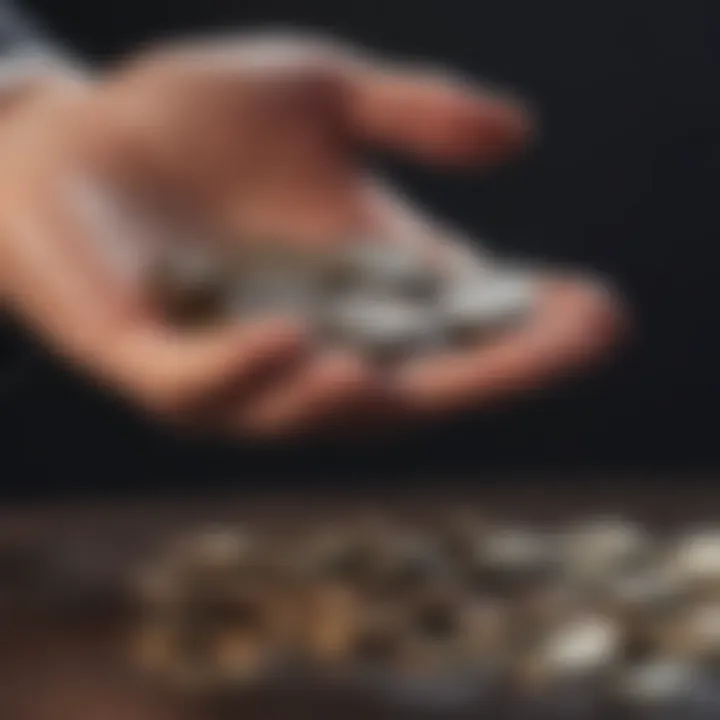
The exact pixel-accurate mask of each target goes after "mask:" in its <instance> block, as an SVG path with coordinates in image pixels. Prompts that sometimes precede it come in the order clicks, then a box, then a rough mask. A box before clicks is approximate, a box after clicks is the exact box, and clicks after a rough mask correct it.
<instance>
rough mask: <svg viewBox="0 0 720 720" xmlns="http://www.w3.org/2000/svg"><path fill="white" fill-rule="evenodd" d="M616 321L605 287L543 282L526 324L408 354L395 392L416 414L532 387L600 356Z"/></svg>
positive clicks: (452, 408) (617, 324)
mask: <svg viewBox="0 0 720 720" xmlns="http://www.w3.org/2000/svg"><path fill="white" fill-rule="evenodd" d="M620 326H621V322H620V313H619V310H618V306H617V302H616V301H614V300H613V299H611V298H610V296H609V295H608V294H607V292H605V291H604V290H602V289H599V288H596V287H594V286H591V285H588V284H584V283H582V282H576V281H561V282H557V283H550V282H548V284H547V286H546V288H545V290H544V292H543V296H542V300H541V303H540V307H539V308H538V310H537V312H536V315H535V317H534V318H533V319H532V320H531V322H530V324H529V326H527V327H526V328H524V329H520V330H518V331H516V332H514V333H513V334H511V335H509V336H507V337H506V338H504V339H501V340H499V341H497V342H496V343H495V344H493V345H491V346H490V347H483V348H479V349H476V350H471V351H467V352H463V353H457V354H450V355H447V356H443V357H440V358H434V359H421V360H416V361H414V362H413V363H412V364H409V365H408V366H406V367H404V368H403V369H402V371H401V372H400V374H399V376H398V382H399V385H400V388H401V393H402V396H403V397H404V399H405V402H406V403H407V406H408V408H411V409H412V411H413V412H414V413H415V414H425V415H428V414H430V415H433V414H438V413H445V412H452V411H457V410H464V409H468V408H471V407H474V406H478V405H482V404H484V403H487V402H490V401H494V400H498V399H501V398H503V397H505V396H507V395H511V394H514V393H518V392H521V391H531V390H534V389H537V388H539V387H541V386H543V385H545V384H546V383H548V382H550V381H552V380H554V379H555V378H557V377H559V376H561V375H563V374H565V373H567V372H569V371H570V370H573V369H577V368H580V367H583V366H585V365H587V364H588V363H589V362H591V361H593V360H595V359H597V358H599V357H600V356H601V355H602V354H603V353H604V352H605V351H607V350H608V348H609V347H611V345H612V343H613V340H614V339H615V338H616V336H617V334H618V330H619V329H620Z"/></svg>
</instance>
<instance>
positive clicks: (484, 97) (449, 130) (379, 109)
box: [349, 66, 534, 166]
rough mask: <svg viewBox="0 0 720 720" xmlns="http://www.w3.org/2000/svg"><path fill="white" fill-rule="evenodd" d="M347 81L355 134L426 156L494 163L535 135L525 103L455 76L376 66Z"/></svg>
mask: <svg viewBox="0 0 720 720" xmlns="http://www.w3.org/2000/svg"><path fill="white" fill-rule="evenodd" d="M349 78H350V88H351V92H350V94H349V97H350V104H351V110H350V118H351V122H352V125H353V129H354V132H355V134H356V136H357V137H359V138H360V139H361V140H362V141H363V142H366V143H369V144H372V145H376V146H379V147H382V148H387V149H390V150H397V151H400V152H403V153H406V154H409V155H411V156H412V157H414V158H416V159H418V160H421V161H425V162H429V163H433V164H448V165H460V166H463V165H472V166H476V165H477V166H479V165H482V166H492V165H496V164H498V163H499V162H501V161H503V160H505V159H507V158H508V157H510V156H512V155H514V154H515V153H517V152H518V151H520V150H522V149H523V148H524V147H525V146H526V145H527V144H528V143H529V142H530V140H531V138H532V136H533V133H534V123H533V120H532V119H531V116H530V113H529V110H528V108H527V107H526V106H525V105H524V104H522V103H520V102H519V101H518V100H516V99H513V98H511V97H510V96H508V95H501V94H498V93H491V92H489V91H487V90H483V89H482V88H480V87H478V86H475V85H472V84H471V83H466V82H462V81H460V80H459V79H458V78H456V77H453V75H451V74H450V73H440V72H432V71H426V70H423V69H421V68H412V67H410V68H408V69H404V70H403V69H395V68H393V67H392V66H387V67H381V66H377V67H374V68H366V69H363V70H358V71H356V72H353V73H350V74H349Z"/></svg>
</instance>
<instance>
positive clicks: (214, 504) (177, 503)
mask: <svg viewBox="0 0 720 720" xmlns="http://www.w3.org/2000/svg"><path fill="white" fill-rule="evenodd" d="M441 486H442V483H437V484H436V487H441ZM718 500H720V488H715V487H713V486H712V485H709V484H708V485H706V486H705V487H700V486H699V485H698V484H694V485H693V486H692V489H688V487H686V486H685V485H684V484H683V483H677V484H675V485H672V484H669V483H660V484H657V485H654V486H653V485H651V484H648V483H643V484H642V485H641V486H634V485H632V484H631V483H628V484H625V483H618V482H614V483H612V484H606V483H601V482H597V483H594V484H592V485H588V484H586V483H583V484H573V485H570V484H563V485H553V484H547V483H545V484H540V483H533V484H531V485H527V486H522V485H519V484H517V483H512V484H510V485H508V486H504V487H499V486H498V487H496V488H495V489H493V490H487V489H484V490H483V491H482V492H476V493H473V492H470V491H468V490H467V488H465V489H458V490H457V492H456V491H454V490H453V489H452V487H450V486H446V487H445V488H444V489H443V492H442V495H440V494H439V493H438V491H437V490H420V489H418V490H417V492H415V493H413V494H412V495H411V496H409V495H404V496H387V497H382V498H380V497H374V498H370V497H366V498H362V497H359V496H355V497H344V498H343V497H342V494H341V493H340V492H338V493H337V494H336V496H335V497H329V496H327V495H324V496H320V495H317V496H312V495H308V496H306V497H305V498H302V499H300V498H292V497H285V498H282V499H279V498H252V499H249V498H241V497H234V498H231V497H223V498H215V499H204V500H200V499H188V500H162V499H155V500H142V501H132V500H125V501H115V502H104V503H99V502H97V503H93V502H84V503H75V504H73V503H62V504H50V505H45V506H34V507H31V506H22V507H21V506H17V507H6V508H4V509H3V510H2V511H1V512H0V541H2V540H3V538H8V537H10V538H12V537H15V538H17V537H21V538H22V537H26V538H39V539H41V541H42V542H45V543H55V544H58V545H63V544H65V546H66V547H71V548H75V549H76V551H77V552H79V553H80V554H82V552H84V551H88V550H90V551H92V552H91V553H90V554H89V555H88V557H94V558H95V559H97V558H98V557H99V558H101V564H102V566H103V567H104V568H105V569H107V570H108V572H109V573H113V574H115V573H117V572H118V570H121V569H122V568H127V567H131V566H132V565H133V564H134V563H135V562H137V560H138V559H142V558H143V557H145V556H147V554H148V552H149V551H150V550H151V549H152V547H154V546H155V545H156V544H157V543H158V542H160V541H161V540H162V538H163V537H165V536H167V535H168V534H170V533H172V532H174V531H176V530H178V529H180V528H187V527H192V526H196V525H197V526H202V525H204V524H208V523H215V522H222V523H227V522H235V521H240V522H247V523H251V524H261V525H273V524H279V525H283V524H286V523H288V522H291V521H292V520H293V519H294V518H298V517H302V518H304V519H305V520H307V519H312V518H313V517H328V516H331V517H336V518H337V517H340V516H342V515H344V514H346V513H354V512H357V511H358V510H363V509H365V508H367V509H372V508H386V509H391V510H392V511H393V512H395V513H397V514H399V515H403V514H406V515H410V516H417V517H426V516H429V517H432V516H434V515H436V514H437V513H438V512H440V511H441V510H442V509H443V508H445V507H446V508H453V507H465V508H467V507H472V506H477V507H478V508H482V509H484V511H485V513H486V514H487V515H490V516H491V517H501V518H503V519H508V520H513V521H514V520H517V521H532V522H541V523H553V522H554V521H555V520H561V519H571V518H576V517H578V516H587V515H605V516H607V515H611V514H622V515H625V516H629V517H632V518H635V519H638V520H641V521H644V522H648V523H651V524H657V525H665V524H675V523H679V522H682V523H686V522H700V523H706V522H712V521H714V520H717V519H718V518H719V517H720V503H719V502H718ZM0 638H2V641H1V642H0V678H2V681H1V682H0V716H1V717H2V718H3V720H205V719H206V718H207V719H208V720H215V718H218V717H222V718H226V717H238V718H239V717H242V718H243V720H275V719H276V718H277V719H279V718H293V719H298V718H308V719H310V718H312V719H313V720H324V718H330V717H335V716H338V717H340V716H342V717H343V718H348V719H351V718H358V720H360V718H367V717H373V718H374V720H382V719H383V718H384V717H387V718H388V720H389V718H391V717H392V718H393V720H397V719H398V717H399V714H398V713H397V711H395V712H392V711H391V710H389V709H387V710H386V711H381V710H380V709H378V708H377V707H370V706H369V705H365V704H363V702H362V699H360V698H359V699H355V698H354V699H353V701H352V702H348V698H347V696H343V697H342V698H339V697H338V698H332V697H330V696H329V695H326V696H324V697H323V698H322V700H321V701H320V700H318V699H317V698H315V699H313V698H310V697H308V696H307V695H306V696H303V695H302V692H300V694H297V693H292V692H290V691H288V692H285V693H281V694H278V693H269V694H268V693H258V694H257V695H255V696H251V695H247V696H246V697H245V698H244V699H243V701H242V704H241V705H238V706H236V707H234V708H233V711H232V712H230V713H228V712H227V709H226V710H224V711H222V712H221V711H220V710H219V709H215V710H212V711H211V710H210V709H209V708H208V707H201V706H194V705H193V704H192V703H189V702H182V701H178V700H172V699H170V698H168V697H163V696H161V694H159V693H157V692H155V691H152V690H150V689H149V688H148V687H146V686H144V685H143V683H142V682H140V680H139V679H138V678H137V677H135V676H134V675H133V673H132V670H131V667H130V665H129V663H128V662H127V658H128V653H127V645H128V639H129V635H128V628H127V623H126V622H123V621H122V619H121V616H118V617H115V618H114V619H112V618H110V617H105V618H103V617H94V618H93V617H86V616H78V617H75V618H74V619H72V618H70V619H69V618H67V617H62V616H60V615H57V614H54V613H52V612H42V611H38V610H37V609H33V608H28V607H24V608H23V607H20V608H14V609H13V611H12V612H11V613H4V614H3V617H2V618H0ZM318 703H320V705H318Z"/></svg>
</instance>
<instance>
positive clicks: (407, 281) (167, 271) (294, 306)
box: [149, 241, 537, 361]
mask: <svg viewBox="0 0 720 720" xmlns="http://www.w3.org/2000/svg"><path fill="white" fill-rule="evenodd" d="M149 284H150V287H151V290H152V292H153V295H154V296H155V298H156V299H157V303H158V305H159V306H160V307H162V308H163V310H164V312H165V313H166V315H167V317H168V319H169V320H171V321H172V322H174V323H181V324H186V325H192V324H207V323H211V322H217V321H227V320H231V319H241V320H242V319H250V318H253V317H257V316H261V315H290V316H294V317H300V318H302V319H303V320H304V321H305V322H306V323H307V324H309V326H310V327H311V328H312V329H313V331H314V334H315V335H316V337H317V338H318V339H319V340H320V341H321V342H324V343H329V344H332V345H335V346H337V345H340V346H349V347H352V348H353V349H355V350H358V351H360V352H362V353H364V354H367V355H368V356H370V357H372V358H375V359H377V360H380V361H383V360H393V359H397V358H402V357H405V356H407V355H408V354H411V353H427V352H432V351H434V350H438V349H442V348H447V347H458V346H461V345H465V344H473V343H476V342H481V341H483V340H487V339H488V337H489V336H492V335H495V334H496V333H497V332H499V331H501V330H504V329H507V328H510V327H513V326H516V325H517V324H518V323H519V322H521V321H522V320H524V319H525V318H526V317H527V316H528V315H529V314H530V313H531V312H532V310H533V308H534V305H535V301H536V292H537V291H536V287H535V285H536V282H535V279H534V278H533V276H532V274H531V273H528V272H521V271H520V270H519V269H511V268H500V267H492V268H490V266H489V265H485V264H482V263H479V262H455V263H450V262H440V261H439V260H437V259H431V258H429V257H427V256H426V255H425V254H423V253H421V252H419V251H418V250H417V249H415V250H413V249H412V248H410V247H408V246H406V245H399V244H392V243H382V242H379V241H367V242H358V243H355V244H353V245H350V246H342V247H340V248H337V249H335V250H331V251H327V250H326V251H324V252H312V251H309V250H305V251H303V250H301V249H299V248H289V247H284V246H280V245H269V244H267V245H261V246H254V247H246V248H244V249H242V248H241V249H238V250H236V251H235V252H234V253H232V254H230V255H229V254H228V253H217V254H215V255H213V254H211V253H208V252H205V253H201V252H200V251H199V250H197V249H195V250H194V251H192V252H191V251H189V250H187V251H183V252H174V253H173V254H171V255H168V256H167V257H165V258H163V260H162V262H158V264H157V267H156V268H155V269H154V271H153V272H152V273H151V277H150V280H149Z"/></svg>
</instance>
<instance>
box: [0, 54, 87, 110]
mask: <svg viewBox="0 0 720 720" xmlns="http://www.w3.org/2000/svg"><path fill="white" fill-rule="evenodd" d="M86 82H87V73H86V72H85V71H84V70H81V69H80V68H79V67H76V66H75V65H73V64H71V63H69V62H68V61H66V60H65V59H64V58H62V57H54V56H53V57H51V56H45V55H26V56H24V55H19V56H14V57H13V56H11V57H8V58H4V59H0V121H1V120H3V119H4V118H5V117H6V116H7V115H9V114H11V113H12V112H13V111H14V110H16V109H18V108H21V107H24V106H25V104H26V103H27V102H28V101H31V100H34V99H36V98H37V97H38V96H41V95H44V94H45V93H46V92H55V91H57V90H61V89H63V88H68V89H71V88H73V87H77V86H82V85H84V84H85V83H86Z"/></svg>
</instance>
